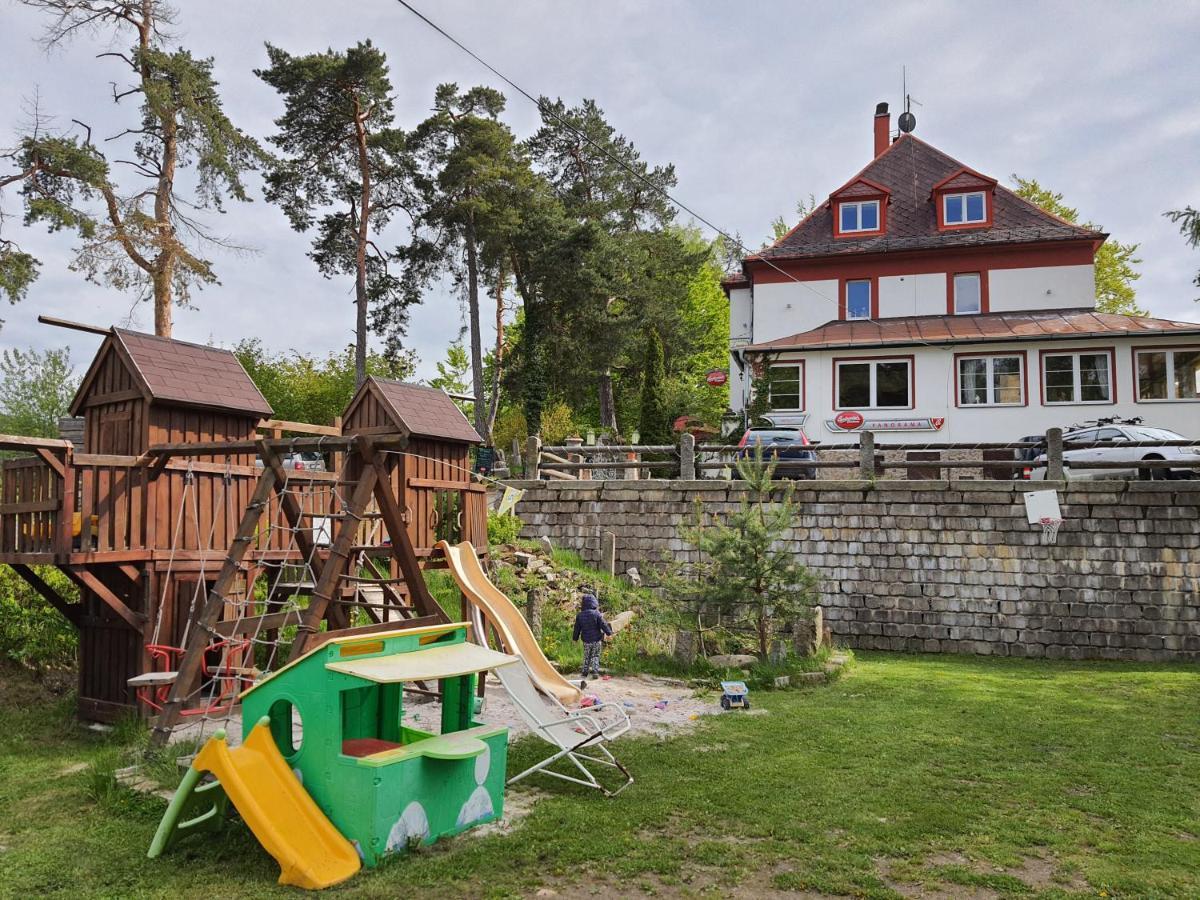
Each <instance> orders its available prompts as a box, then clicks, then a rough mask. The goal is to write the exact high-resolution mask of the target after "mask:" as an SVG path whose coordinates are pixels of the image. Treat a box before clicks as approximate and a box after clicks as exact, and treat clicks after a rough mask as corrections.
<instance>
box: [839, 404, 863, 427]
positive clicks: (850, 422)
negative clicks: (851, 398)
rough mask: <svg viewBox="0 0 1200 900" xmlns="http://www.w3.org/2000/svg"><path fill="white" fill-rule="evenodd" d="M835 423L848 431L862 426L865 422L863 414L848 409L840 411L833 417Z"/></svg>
mask: <svg viewBox="0 0 1200 900" xmlns="http://www.w3.org/2000/svg"><path fill="white" fill-rule="evenodd" d="M833 423H834V424H835V425H837V427H838V428H844V429H845V430H846V431H853V430H854V429H855V428H861V427H862V423H863V414H862V413H860V412H855V411H854V410H852V409H848V410H846V411H845V412H840V413H838V414H837V415H836V416H834V417H833Z"/></svg>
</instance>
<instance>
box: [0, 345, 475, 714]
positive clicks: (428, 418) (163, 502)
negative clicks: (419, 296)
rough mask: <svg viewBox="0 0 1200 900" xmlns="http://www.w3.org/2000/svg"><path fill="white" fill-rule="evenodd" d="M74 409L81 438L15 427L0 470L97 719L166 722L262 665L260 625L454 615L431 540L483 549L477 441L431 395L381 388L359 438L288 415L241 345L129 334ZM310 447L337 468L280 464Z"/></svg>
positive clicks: (14, 554) (311, 631)
mask: <svg viewBox="0 0 1200 900" xmlns="http://www.w3.org/2000/svg"><path fill="white" fill-rule="evenodd" d="M72 412H73V413H74V414H76V415H81V416H82V417H83V419H84V439H83V446H82V447H77V446H74V445H72V444H71V443H70V442H67V441H55V440H43V439H33V438H21V437H14V436H0V449H5V450H10V451H12V450H17V451H25V452H26V453H28V454H29V455H26V456H21V457H18V458H14V459H9V460H5V461H4V462H3V463H2V465H0V563H3V564H8V565H10V566H12V568H13V569H14V571H16V572H17V574H19V575H20V576H21V577H22V578H24V579H25V580H26V581H27V582H28V583H29V584H30V585H31V586H33V587H34V588H35V589H36V590H37V591H38V593H39V594H41V596H43V597H44V598H45V599H46V600H47V602H49V603H51V604H52V605H53V606H54V607H55V608H56V609H58V610H59V611H60V612H61V613H62V614H63V615H64V616H66V617H67V618H68V619H69V620H70V621H71V622H72V623H73V624H74V625H75V626H76V627H77V628H78V629H79V632H80V649H79V711H80V714H81V715H82V716H83V717H85V718H92V719H99V720H110V721H111V720H112V719H114V718H116V717H118V716H120V715H123V714H126V713H127V712H128V711H130V710H140V711H141V712H142V713H143V714H152V713H154V712H157V711H159V709H161V710H162V714H161V715H160V716H159V723H160V727H165V728H167V729H169V728H170V726H171V724H173V722H174V721H175V720H176V719H177V718H178V716H179V715H180V714H186V712H187V711H188V705H189V703H190V702H192V701H191V700H189V698H190V697H194V695H195V693H196V691H197V689H198V686H199V685H200V684H201V683H203V682H205V680H206V679H207V680H208V681H212V679H213V678H215V677H220V673H226V674H228V673H229V672H230V671H232V670H233V669H235V668H236V669H237V670H238V672H240V673H248V672H251V671H253V663H254V659H253V649H254V648H253V647H252V646H250V643H249V641H250V638H251V637H252V636H253V637H255V638H257V637H259V636H264V635H265V636H270V637H272V638H273V637H274V636H276V635H278V633H279V631H280V629H281V628H285V627H288V626H294V627H295V628H296V633H295V638H294V640H293V642H292V654H293V656H297V655H299V654H300V653H302V652H304V650H305V648H306V645H309V644H310V642H311V640H312V639H313V638H314V636H315V635H317V634H318V633H320V634H321V636H322V638H321V639H322V640H325V639H327V638H326V635H328V634H335V635H336V634H353V633H360V632H365V631H371V630H384V629H393V630H394V629H395V628H397V627H407V626H409V625H428V624H435V623H438V622H445V621H447V617H446V615H445V614H444V613H443V612H442V610H441V608H440V607H439V606H438V604H437V603H436V602H435V601H434V600H433V598H432V596H431V595H430V594H429V591H428V589H427V588H426V587H425V584H424V580H423V579H422V577H421V574H420V567H421V564H422V562H428V561H429V557H430V556H431V552H432V550H431V548H432V547H433V544H434V543H435V536H445V535H446V534H447V533H452V532H447V529H448V528H451V527H453V528H455V529H458V532H457V533H458V534H459V535H460V536H461V537H463V538H464V539H468V540H473V541H480V539H481V538H483V540H482V541H481V543H482V544H484V545H486V527H487V521H486V494H485V493H484V492H483V491H482V490H481V489H480V488H478V487H477V486H475V485H472V483H471V479H470V472H469V448H470V446H471V444H472V443H475V442H477V441H478V440H479V438H478V436H477V435H476V434H475V432H474V431H473V429H471V428H470V425H469V424H468V423H467V421H466V419H465V418H464V417H463V415H462V413H461V412H460V411H459V410H458V409H457V407H455V406H454V404H453V402H452V401H450V399H449V398H448V397H446V395H445V394H443V393H442V392H440V391H436V390H434V389H431V388H423V387H417V386H412V385H403V384H399V383H397V382H388V381H383V380H380V379H371V380H369V381H368V382H367V383H365V384H364V385H363V386H362V387H361V388H360V390H359V391H358V392H357V394H356V395H355V397H354V399H353V400H352V401H351V403H350V406H349V407H348V408H347V410H346V415H345V417H344V422H345V425H344V429H338V428H332V427H322V426H310V425H304V424H302V423H288V422H277V421H274V420H270V419H269V418H268V417H269V416H270V415H271V412H272V411H271V409H270V407H269V405H268V404H267V402H266V400H265V399H264V398H263V396H262V395H261V393H260V392H259V391H258V390H257V388H255V386H254V384H253V382H252V381H251V380H250V378H249V376H248V375H247V374H246V372H245V370H244V369H243V368H242V366H241V364H240V363H239V362H238V360H237V358H236V357H235V356H234V355H233V354H232V353H230V352H229V351H226V350H220V349H216V348H212V347H205V346H201V345H197V344H189V343H186V342H183V341H177V340H170V339H166V338H158V337H154V336H151V335H145V334H139V333H137V332H132V331H126V330H123V329H116V328H114V329H111V330H110V331H108V332H106V334H105V337H104V340H103V342H102V343H101V346H100V348H99V350H98V351H97V354H96V357H95V359H94V360H93V362H92V364H91V366H90V367H89V369H88V371H87V374H86V375H85V377H84V380H83V383H82V384H81V386H80V389H79V392H78V394H77V395H76V397H75V399H74V401H73V403H72ZM283 432H290V433H291V434H292V435H293V436H291V437H281V436H279V435H280V434H281V433H283ZM313 450H315V451H317V452H320V453H322V454H324V455H326V457H327V458H328V460H329V462H330V468H331V469H332V471H328V472H322V471H311V470H307V469H305V470H296V469H293V468H289V467H287V466H286V465H285V459H286V458H287V454H289V453H293V452H299V451H313ZM37 566H55V567H57V568H59V569H60V570H62V571H63V572H64V573H65V574H66V575H67V576H68V577H69V578H70V579H71V580H72V581H74V582H75V584H76V585H77V586H78V587H79V589H80V600H79V602H77V603H73V602H70V601H69V600H68V599H67V598H65V597H63V596H61V595H59V594H58V593H56V592H55V591H54V590H53V589H52V588H51V587H50V586H49V585H48V584H47V583H46V581H45V580H44V579H43V578H41V577H40V576H39V575H38V572H37V570H36V569H35V568H34V567H37ZM298 568H302V569H303V571H305V572H307V573H309V575H307V576H305V577H304V578H303V579H301V580H292V579H293V578H294V577H295V575H294V573H295V572H296V571H297V570H298ZM288 609H290V611H288ZM156 647H166V648H168V650H167V651H158V650H155V649H154V648H156ZM218 648H220V649H218ZM281 662H282V661H281ZM167 670H169V671H167ZM214 673H217V674H214ZM147 677H149V678H150V680H151V682H153V683H154V684H155V685H157V687H156V688H155V689H154V690H153V691H150V690H147V689H146V688H142V689H140V690H139V689H138V688H135V687H134V686H131V685H130V680H131V679H133V680H134V681H135V682H137V681H138V679H139V678H142V679H145V678H147ZM230 684H231V687H232V688H233V689H231V690H229V691H227V692H226V693H228V694H229V695H230V696H232V695H234V694H236V688H237V687H238V686H239V685H240V681H239V679H238V678H231V679H230ZM155 698H157V700H158V701H159V702H158V703H153V702H150V701H153V700H154V699H155Z"/></svg>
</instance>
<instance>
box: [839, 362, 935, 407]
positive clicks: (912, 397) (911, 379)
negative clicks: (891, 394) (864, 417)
mask: <svg viewBox="0 0 1200 900" xmlns="http://www.w3.org/2000/svg"><path fill="white" fill-rule="evenodd" d="M901 360H903V361H905V362H907V363H908V406H839V405H838V386H839V385H838V382H839V380H840V379H839V375H838V365H839V364H840V363H855V362H858V363H862V362H866V363H870V362H900V361H901ZM830 364H831V365H832V366H833V379H832V381H833V409H834V410H835V411H837V412H840V411H841V410H843V409H866V410H870V411H872V412H877V411H881V412H886V411H888V410H891V409H910V410H911V409H916V408H917V358H916V356H914V355H913V354H911V353H885V354H882V355H878V356H835V357H834V358H833V359H832V360H831V361H830ZM872 399H874V398H872Z"/></svg>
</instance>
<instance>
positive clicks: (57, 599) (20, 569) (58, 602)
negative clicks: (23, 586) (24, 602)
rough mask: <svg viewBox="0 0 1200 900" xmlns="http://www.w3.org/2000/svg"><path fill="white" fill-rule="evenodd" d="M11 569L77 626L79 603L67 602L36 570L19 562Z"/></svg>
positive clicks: (79, 611)
mask: <svg viewBox="0 0 1200 900" xmlns="http://www.w3.org/2000/svg"><path fill="white" fill-rule="evenodd" d="M12 570H13V571H14V572H16V573H17V574H18V575H20V576H21V577H22V578H24V579H25V581H26V583H27V584H28V585H29V586H30V587H31V588H33V589H34V590H35V591H37V592H38V593H39V594H41V595H42V596H43V597H44V598H45V599H46V602H47V603H49V604H50V605H51V606H53V607H54V608H55V609H57V610H58V611H59V612H60V613H62V614H63V616H64V617H66V619H67V621H68V622H70V623H71V624H72V625H74V626H75V627H77V628H78V627H79V617H80V615H81V614H82V611H83V606H82V605H81V604H79V603H68V602H67V601H66V599H64V598H63V596H62V595H61V594H59V592H58V591H56V590H54V588H52V587H50V585H48V584H46V582H45V581H43V580H42V577H41V576H40V575H38V573H37V572H35V571H33V569H31V568H29V566H23V565H21V564H20V563H18V564H16V565H14V566H13V567H12Z"/></svg>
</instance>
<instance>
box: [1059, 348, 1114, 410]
mask: <svg viewBox="0 0 1200 900" xmlns="http://www.w3.org/2000/svg"><path fill="white" fill-rule="evenodd" d="M1112 377H1113V372H1112V356H1111V354H1109V353H1108V351H1102V352H1099V353H1096V352H1087V353H1047V354H1046V355H1045V356H1043V357H1042V390H1043V396H1044V397H1045V401H1046V403H1112V402H1113V399H1112V397H1113V384H1112Z"/></svg>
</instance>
